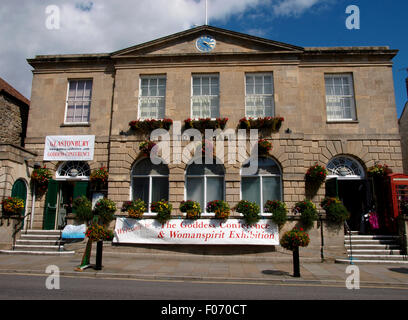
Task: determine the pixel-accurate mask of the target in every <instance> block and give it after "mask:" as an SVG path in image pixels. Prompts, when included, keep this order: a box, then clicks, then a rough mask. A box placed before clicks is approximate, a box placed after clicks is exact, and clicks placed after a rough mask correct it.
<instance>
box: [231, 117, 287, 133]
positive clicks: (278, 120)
mask: <svg viewBox="0 0 408 320" xmlns="http://www.w3.org/2000/svg"><path fill="white" fill-rule="evenodd" d="M283 121H285V119H284V118H282V117H265V118H252V117H249V118H246V117H245V118H242V119H241V120H239V125H238V127H239V128H240V129H247V130H250V129H258V130H262V129H266V130H270V131H272V132H276V131H279V129H280V128H281V126H282V123H283Z"/></svg>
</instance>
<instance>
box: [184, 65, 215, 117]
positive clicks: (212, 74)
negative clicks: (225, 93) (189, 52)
mask: <svg viewBox="0 0 408 320" xmlns="http://www.w3.org/2000/svg"><path fill="white" fill-rule="evenodd" d="M195 77H200V78H201V79H202V78H203V77H210V78H212V77H213V78H214V77H217V79H218V95H216V96H215V95H206V96H203V95H199V96H195V95H194V78H195ZM209 86H210V87H211V84H210V85H209ZM200 88H201V92H202V81H201V84H200ZM220 92H221V82H220V74H219V73H194V74H192V75H191V95H190V118H191V119H194V120H198V119H200V118H210V119H211V120H216V119H217V118H219V117H220V116H221V106H220V101H221V100H220ZM194 97H217V99H218V115H217V116H216V117H211V105H210V117H198V118H197V117H194V115H193V99H194ZM200 112H201V113H202V110H200Z"/></svg>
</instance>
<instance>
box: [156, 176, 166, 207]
mask: <svg viewBox="0 0 408 320" xmlns="http://www.w3.org/2000/svg"><path fill="white" fill-rule="evenodd" d="M160 200H166V201H168V200H169V179H168V178H167V177H166V178H161V177H160V178H159V177H153V178H152V201H153V202H154V201H160Z"/></svg>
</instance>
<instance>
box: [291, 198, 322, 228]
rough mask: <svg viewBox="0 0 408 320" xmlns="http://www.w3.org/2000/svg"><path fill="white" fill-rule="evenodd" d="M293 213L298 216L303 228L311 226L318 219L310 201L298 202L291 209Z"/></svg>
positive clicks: (313, 205)
mask: <svg viewBox="0 0 408 320" xmlns="http://www.w3.org/2000/svg"><path fill="white" fill-rule="evenodd" d="M293 213H294V214H295V215H296V214H300V221H301V222H302V223H303V225H304V226H305V228H310V227H312V226H313V223H314V221H316V220H317V219H318V218H319V215H318V212H317V209H316V206H315V204H314V203H313V202H312V201H310V200H304V201H299V202H297V203H296V204H295V207H294V208H293Z"/></svg>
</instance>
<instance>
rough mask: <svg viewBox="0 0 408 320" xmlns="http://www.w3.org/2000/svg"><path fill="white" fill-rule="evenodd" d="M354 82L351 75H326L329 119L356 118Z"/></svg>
mask: <svg viewBox="0 0 408 320" xmlns="http://www.w3.org/2000/svg"><path fill="white" fill-rule="evenodd" d="M352 82H353V81H352V76H351V75H326V76H325V83H326V106H327V118H328V120H355V110H354V108H355V106H354V93H353V87H352V85H353V84H352Z"/></svg>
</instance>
